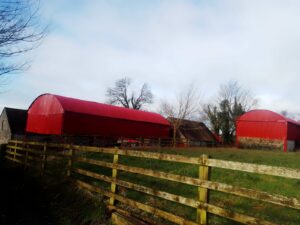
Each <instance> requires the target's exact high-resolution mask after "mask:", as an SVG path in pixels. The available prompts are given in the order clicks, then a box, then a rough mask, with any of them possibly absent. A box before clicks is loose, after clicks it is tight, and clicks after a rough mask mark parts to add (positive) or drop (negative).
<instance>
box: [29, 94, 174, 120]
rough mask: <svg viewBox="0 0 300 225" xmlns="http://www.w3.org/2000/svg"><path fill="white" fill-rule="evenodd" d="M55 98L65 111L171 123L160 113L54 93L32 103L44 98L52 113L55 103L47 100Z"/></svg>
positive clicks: (44, 95)
mask: <svg viewBox="0 0 300 225" xmlns="http://www.w3.org/2000/svg"><path fill="white" fill-rule="evenodd" d="M41 97H42V99H41ZM53 98H54V99H56V100H57V101H58V103H59V104H60V107H61V110H62V111H65V112H66V111H67V112H76V113H83V114H89V115H95V116H104V117H111V118H118V119H125V120H135V121H142V122H148V123H156V124H164V125H170V123H169V121H168V120H166V119H165V118H164V117H163V116H161V115H160V114H158V113H153V112H147V111H142V110H134V109H128V108H124V107H120V106H114V105H109V104H103V103H98V102H92V101H86V100H80V99H76V98H70V97H64V96H60V95H53V94H43V95H40V96H39V97H37V98H36V99H35V100H34V101H33V103H32V104H31V105H33V104H34V103H35V101H37V100H42V101H43V104H45V105H48V107H50V108H49V109H48V112H49V113H51V112H53V111H54V110H56V109H52V108H51V106H53V103H52V104H47V102H49V101H51V102H53ZM56 107H57V106H55V108H56ZM30 108H31V106H30V107H29V110H30ZM62 111H61V112H62ZM55 113H56V112H55Z"/></svg>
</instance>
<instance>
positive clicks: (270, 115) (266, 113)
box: [238, 109, 300, 125]
mask: <svg viewBox="0 0 300 225" xmlns="http://www.w3.org/2000/svg"><path fill="white" fill-rule="evenodd" d="M238 120H239V121H264V122H268V121H269V122H271V121H273V122H275V121H276V122H285V121H286V122H289V123H293V124H297V125H300V123H299V122H297V121H295V120H292V119H290V118H287V117H285V116H283V115H281V114H279V113H276V112H273V111H271V110H266V109H254V110H251V111H249V112H246V113H245V114H243V115H242V116H240V117H239V118H238Z"/></svg>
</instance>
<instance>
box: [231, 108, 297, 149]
mask: <svg viewBox="0 0 300 225" xmlns="http://www.w3.org/2000/svg"><path fill="white" fill-rule="evenodd" d="M236 142H237V146H240V147H242V146H244V145H247V144H250V145H255V146H259V145H261V146H262V147H264V146H269V147H277V148H281V149H283V150H284V151H287V150H293V149H295V147H297V145H298V144H299V143H300V123H298V122H296V121H294V120H292V119H289V118H286V117H285V116H283V115H280V114H278V113H275V112H272V111H269V110H252V111H249V112H247V113H245V114H243V115H242V116H240V117H239V118H238V120H237V121H236Z"/></svg>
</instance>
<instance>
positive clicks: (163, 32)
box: [0, 0, 300, 113]
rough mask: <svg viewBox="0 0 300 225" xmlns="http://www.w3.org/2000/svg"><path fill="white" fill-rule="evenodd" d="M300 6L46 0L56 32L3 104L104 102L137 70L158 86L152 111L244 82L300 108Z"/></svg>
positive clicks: (264, 1) (278, 103)
mask: <svg viewBox="0 0 300 225" xmlns="http://www.w3.org/2000/svg"><path fill="white" fill-rule="evenodd" d="M299 12H300V1H298V0H295V1H288V0H282V1H276V0H269V1H268V0H257V1H255V0H252V1H249V0H244V1H243V0H236V1H233V0H232V1H231V0H226V1H224V0H220V1H214V0H209V1H208V0H207V1H201V0H195V1H187V0H185V1H176V0H166V1H163V0H157V1H155V0H151V1H149V0H144V1H143V0H135V1H134V0H126V1H125V0H119V1H114V0H110V1H100V0H95V1H92V0H90V1H82V0H72V1H71V0H69V1H61V0H51V1H43V0H42V1H41V10H40V14H41V19H42V20H43V22H44V23H45V24H49V34H48V36H47V37H46V38H45V40H44V41H43V43H42V45H41V46H40V47H39V48H37V49H35V50H34V52H32V53H31V54H30V56H28V57H30V60H31V67H30V69H29V70H28V71H25V72H22V73H21V74H18V75H15V76H13V77H11V78H10V79H9V81H8V85H6V86H5V87H3V89H4V91H2V93H1V95H0V107H3V106H9V107H17V108H28V106H29V105H30V103H31V102H32V101H33V100H34V99H35V98H36V97H37V96H38V95H40V94H42V93H55V94H59V95H64V96H70V97H74V98H80V99H86V100H92V101H98V102H104V101H105V90H106V88H107V87H110V86H113V84H114V82H115V81H116V80H117V79H119V78H121V77H124V76H127V77H131V78H132V79H133V80H134V81H135V82H136V83H135V84H136V85H140V84H142V83H143V82H147V83H148V84H149V86H150V87H151V89H152V91H153V93H154V96H155V103H156V104H154V106H153V107H152V110H155V108H156V107H157V105H158V103H159V102H160V101H161V100H162V99H172V98H174V96H175V95H176V93H178V92H179V90H182V89H184V88H185V87H187V86H188V85H189V84H190V83H191V82H192V83H194V85H196V86H197V87H198V88H199V91H200V92H201V93H202V96H203V101H209V99H211V98H212V97H213V96H214V95H215V94H216V93H217V92H218V88H219V85H220V84H222V83H226V82H228V81H229V80H236V81H238V82H239V83H240V84H241V85H242V86H243V87H245V88H248V89H250V90H251V91H252V92H253V93H254V95H255V96H256V97H257V98H258V99H259V108H266V109H271V110H275V111H277V112H280V111H281V110H287V111H289V112H292V113H300V104H299V103H300V89H299V87H300V13H299ZM150 109H151V108H150Z"/></svg>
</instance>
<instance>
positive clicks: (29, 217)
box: [0, 157, 109, 225]
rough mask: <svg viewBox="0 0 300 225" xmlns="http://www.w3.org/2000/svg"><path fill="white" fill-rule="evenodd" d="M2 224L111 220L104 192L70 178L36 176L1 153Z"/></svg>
mask: <svg viewBox="0 0 300 225" xmlns="http://www.w3.org/2000/svg"><path fill="white" fill-rule="evenodd" d="M0 179H1V185H0V195H1V196H0V224H1V225H12V224H18V225H52V224H53V225H54V224H55V225H60V224H61V225H71V224H72V225H77V224H78V225H89V224H93V225H100V224H109V223H108V222H107V219H106V216H105V215H106V213H105V207H104V203H103V199H102V197H101V196H97V197H95V196H92V195H89V194H87V193H86V192H83V191H81V190H79V189H77V188H76V187H75V185H73V183H72V181H70V180H68V179H63V180H56V179H54V178H50V177H48V178H47V177H43V178H41V177H40V176H38V175H35V176H33V175H32V171H24V170H23V169H22V168H20V167H18V166H16V165H13V164H12V163H10V162H7V160H5V159H3V158H2V157H0Z"/></svg>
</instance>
